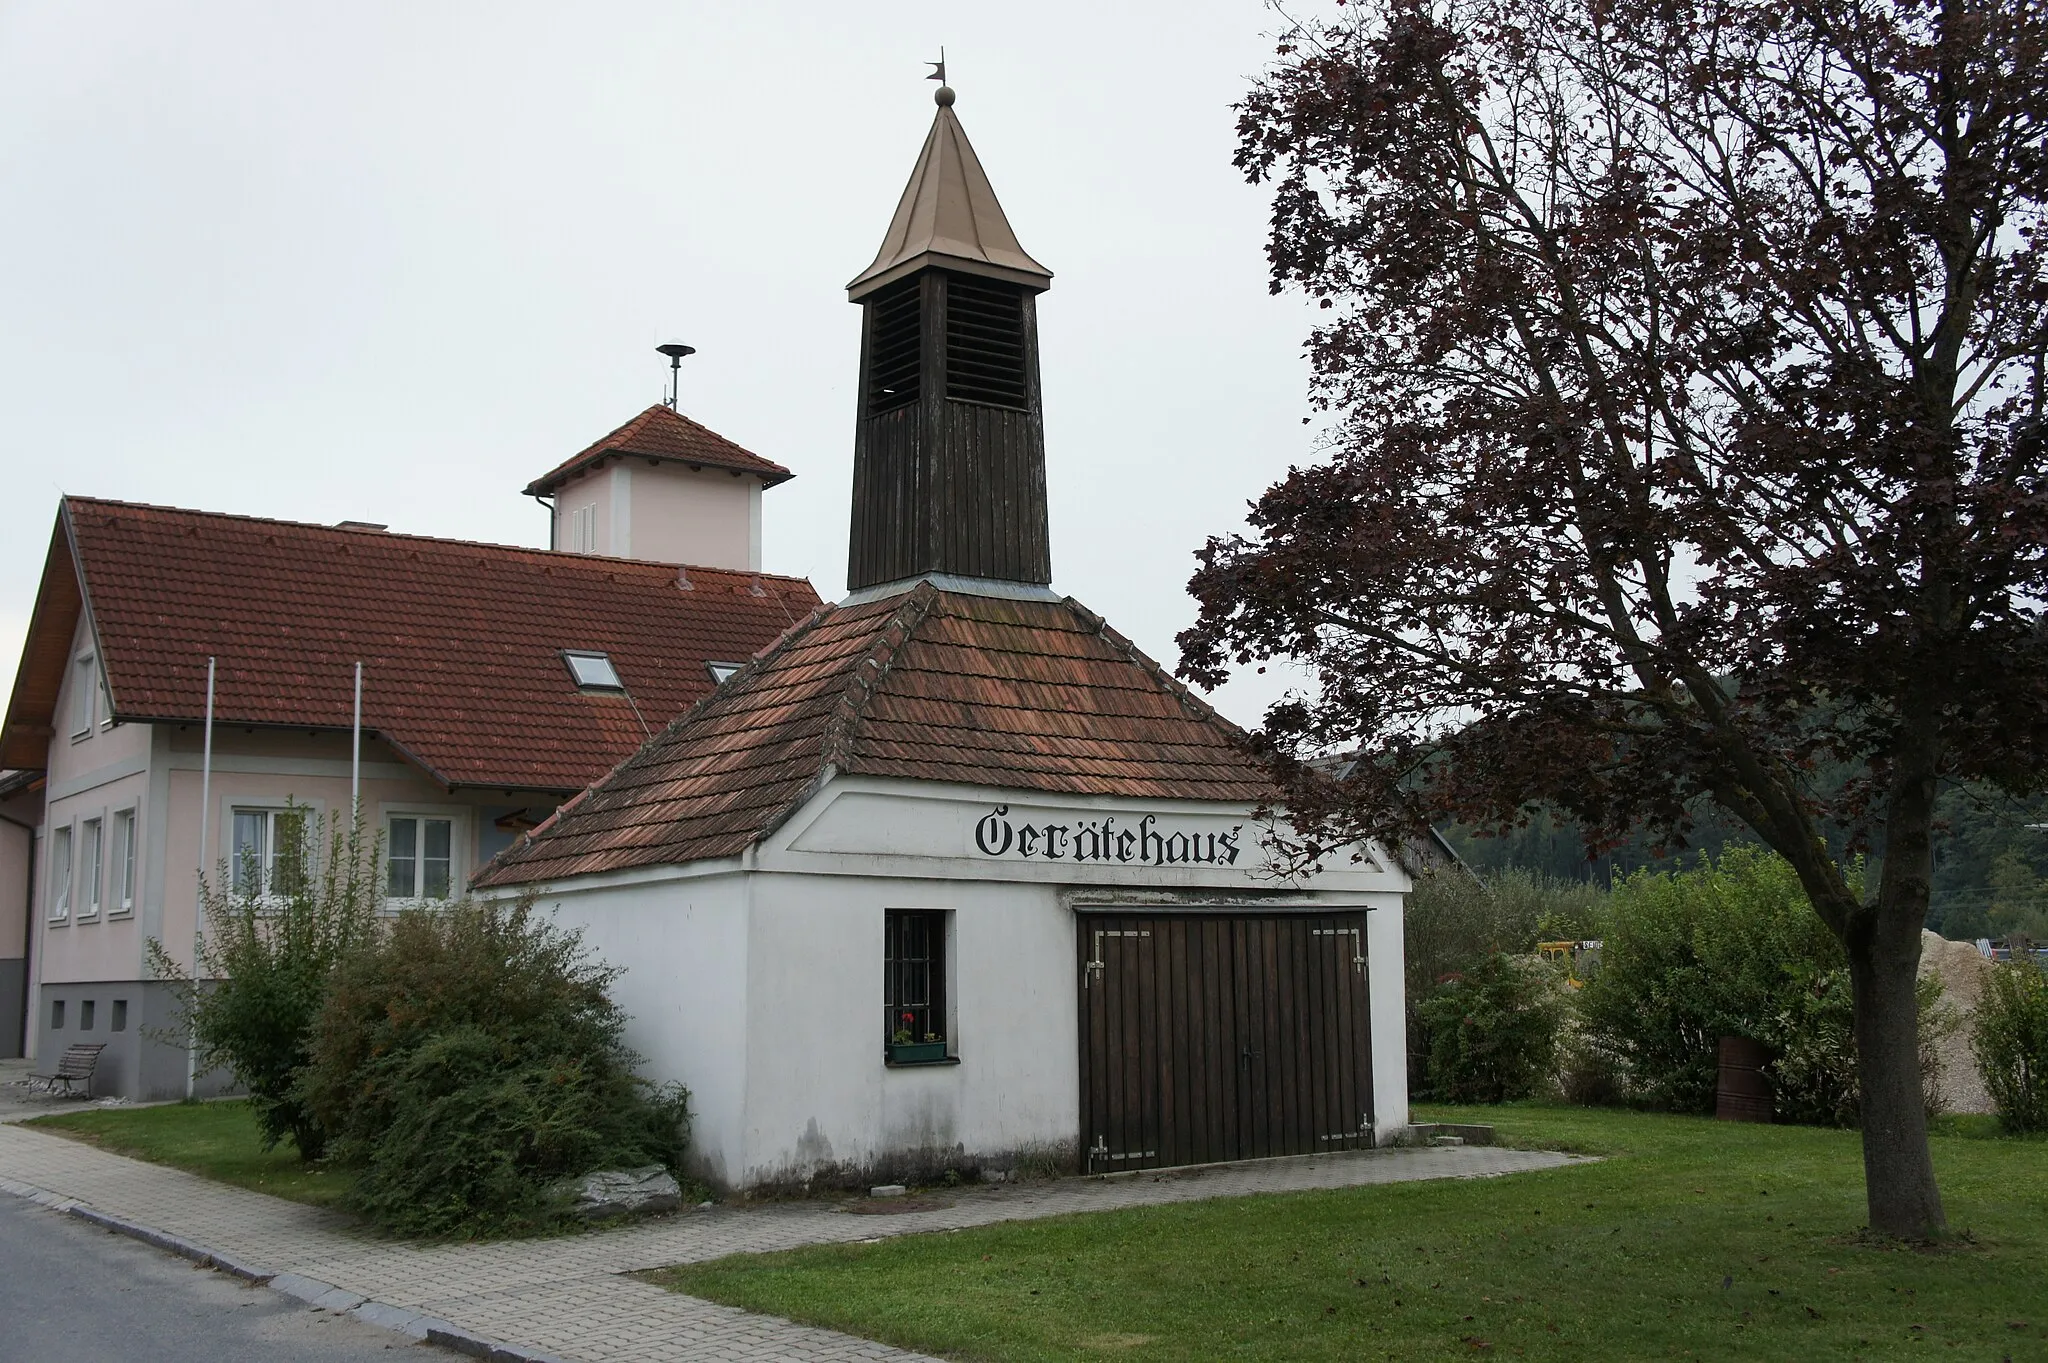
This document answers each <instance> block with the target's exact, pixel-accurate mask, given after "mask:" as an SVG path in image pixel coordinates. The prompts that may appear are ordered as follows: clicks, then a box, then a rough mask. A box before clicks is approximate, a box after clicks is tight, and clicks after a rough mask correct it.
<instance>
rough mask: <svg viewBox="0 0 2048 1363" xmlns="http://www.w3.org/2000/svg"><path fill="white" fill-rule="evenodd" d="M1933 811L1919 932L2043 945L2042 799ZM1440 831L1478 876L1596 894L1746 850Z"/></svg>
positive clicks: (1544, 825) (2045, 829) (1710, 824)
mask: <svg viewBox="0 0 2048 1363" xmlns="http://www.w3.org/2000/svg"><path fill="white" fill-rule="evenodd" d="M1940 810H1941V817H1942V819H1943V821H1944V826H1943V828H1942V830H1941V833H1940V835H1939V841H1938V842H1937V843H1936V846H1935V867H1934V902H1933V905H1932V907H1931V908H1930V909H1929V910H1928V914H1927V926H1928V927H1929V928H1931V929H1933V930H1934V931H1936V932H1938V933H1940V934H1941V935H1942V936H1944V937H1950V938H1956V939H1960V940H1968V939H1971V938H1976V937H2003V936H2005V935H2007V934H2009V933H2013V932H2025V933H2026V934H2027V935H2028V936H2030V937H2034V938H2036V939H2042V938H2048V796H2044V797H2039V798H2035V799H2031V800H2013V799H2009V798H2006V797H2003V796H1999V795H1996V794H1993V793H1989V792H1985V791H1982V790H1978V789H1975V788H1972V787H1954V788H1951V789H1950V790H1948V791H1946V792H1944V794H1943V795H1942V798H1941V805H1940ZM1442 831H1443V834H1444V837H1445V839H1446V840H1447V841H1448V842H1449V843H1450V844H1451V846H1453V847H1454V848H1456V849H1457V851H1458V855H1459V856H1461V857H1463V858H1464V859H1465V861H1466V862H1467V864H1469V865H1470V866H1471V867H1472V868H1473V869H1474V870H1476V871H1478V872H1479V873H1480V874H1481V875H1482V876H1484V875H1485V874H1486V873H1488V872H1489V871H1497V870H1504V869H1508V868H1516V869H1520V870H1527V871H1535V872H1540V873H1543V874H1546V875H1552V876H1558V877H1562V878H1566V879H1578V880H1586V881H1590V882H1593V883H1595V884H1600V885H1607V884H1611V883H1612V882H1613V881H1614V880H1616V879H1618V878H1620V877H1623V876H1626V875H1628V874H1630V873H1632V872H1634V871H1637V870H1641V869H1644V868H1649V869H1652V870H1661V869H1671V868H1673V867H1674V866H1686V865H1690V864H1692V863H1693V862H1694V861H1696V860H1698V858H1699V857H1700V856H1701V855H1702V854H1705V855H1709V856H1712V855H1717V854H1718V853H1719V852H1720V850H1721V849H1722V848H1723V847H1724V846H1727V845H1729V844H1731V843H1753V842H1755V841H1756V838H1755V836H1754V835H1753V834H1751V833H1750V831H1749V830H1748V829H1747V828H1744V827H1742V826H1741V825H1739V824H1737V823H1735V822H1734V821H1733V820H1728V819H1720V818H1715V817H1712V816H1711V814H1709V815H1705V816H1703V817H1701V819H1700V821H1699V823H1698V825H1697V827H1695V829H1694V830H1693V836H1692V837H1691V838H1690V839H1689V843H1690V845H1689V847H1688V848H1687V849H1686V850H1685V851H1684V852H1683V853H1681V854H1679V855H1678V856H1676V857H1671V856H1666V857H1663V858H1658V857H1655V856H1653V855H1651V852H1650V846H1649V841H1648V839H1646V838H1637V839H1634V840H1632V841H1630V842H1629V843H1627V844H1624V845H1623V846H1621V847H1618V848H1616V849H1615V850H1614V851H1612V852H1610V853H1608V854H1607V855H1605V856H1602V857H1598V858H1591V859H1589V858H1588V857H1587V855H1586V844H1585V840H1584V839H1583V838H1582V837H1581V836H1580V835H1579V830H1578V829H1577V828H1576V827H1574V826H1573V825H1572V824H1571V823H1570V822H1569V821H1567V820H1565V819H1562V818H1560V817H1559V816H1557V815H1556V814H1555V813H1553V812H1552V811H1549V810H1539V811H1537V812H1536V814H1535V815H1534V816H1533V817H1532V818H1531V819H1530V821H1529V823H1528V825H1527V826H1526V827H1524V828H1520V829H1517V830H1515V831H1514V832H1512V833H1510V834H1508V835H1507V836H1505V837H1498V838H1496V837H1482V836H1478V835H1476V834H1474V833H1473V832H1472V831H1471V830H1469V829H1465V828H1459V827H1456V826H1452V827H1447V828H1445V829H1443V830H1442ZM1881 853H1882V849H1881V848H1880V849H1878V852H1877V854H1874V855H1873V857H1872V863H1873V865H1872V870H1873V871H1875V869H1876V865H1875V863H1876V861H1877V859H1878V855H1881Z"/></svg>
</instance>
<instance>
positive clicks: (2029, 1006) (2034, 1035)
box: [1970, 959, 2048, 1132]
mask: <svg viewBox="0 0 2048 1363" xmlns="http://www.w3.org/2000/svg"><path fill="white" fill-rule="evenodd" d="M1970 1042H1971V1048H1972V1049H1973V1050H1975V1051H1976V1053H1977V1066H1978V1068H1979V1070H1980V1071H1981V1072H1982V1073H1983V1075H1984V1087H1985V1088H1986V1089H1987V1090H1989V1091H1990V1094H1991V1101H1992V1104H1993V1105H1994V1106H1995V1107H1996V1108H1997V1109H1998V1122H1999V1125H2000V1126H2003V1127H2004V1128H2005V1129H2006V1130H2007V1131H2012V1132H2028V1131H2048V970H2043V969H2042V968H2041V967H2040V966H2039V965H2037V964H2035V963H2034V962H2032V961H2029V960H2024V959H2022V960H2014V961H2009V962H2007V963H2005V964H2003V965H2001V966H1999V967H1998V968H1997V969H1995V970H1994V971H1992V972H1991V979H1990V980H1989V982H1988V983H1987V984H1986V986H1985V990H1984V997H1983V998H1982V999H1980V1000H1978V1003H1977V1023H1976V1027H1975V1029H1974V1031H1973V1032H1972V1034H1971V1037H1970Z"/></svg>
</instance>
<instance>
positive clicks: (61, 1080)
mask: <svg viewBox="0 0 2048 1363" xmlns="http://www.w3.org/2000/svg"><path fill="white" fill-rule="evenodd" d="M105 1049H106V1045H105V1043H103V1042H97V1043H92V1044H88V1043H86V1042H80V1043H78V1044H77V1045H76V1046H66V1047H65V1048H64V1058H63V1059H62V1060H59V1061H58V1062H57V1069H56V1072H55V1073H53V1074H31V1075H30V1076H29V1078H31V1079H40V1080H42V1081H43V1088H44V1090H45V1091H46V1092H49V1093H55V1092H56V1091H57V1085H59V1084H62V1085H63V1086H64V1093H65V1096H66V1097H74V1096H76V1095H77V1093H78V1090H77V1089H75V1088H74V1087H72V1086H73V1085H74V1084H83V1085H85V1092H86V1096H87V1097H91V1096H92V1072H93V1071H94V1070H95V1069H97V1068H98V1067H99V1063H100V1052H101V1051H104V1050H105Z"/></svg>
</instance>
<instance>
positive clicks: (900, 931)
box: [883, 909, 946, 1044]
mask: <svg viewBox="0 0 2048 1363" xmlns="http://www.w3.org/2000/svg"><path fill="white" fill-rule="evenodd" d="M884 935H885V938H886V942H885V945H884V948H883V978H884V981H885V988H884V990H883V998H884V1014H883V1022H884V1028H883V1037H884V1039H885V1040H887V1041H889V1042H893V1043H898V1044H901V1043H904V1042H906V1041H907V1042H910V1043H916V1042H926V1041H944V1040H945V1039H946V915H945V913H944V912H942V911H941V912H934V911H931V910H922V909H921V910H905V909H891V910H889V911H888V912H887V914H886V915H885V927H884ZM905 1033H908V1036H907V1037H906V1036H905Z"/></svg>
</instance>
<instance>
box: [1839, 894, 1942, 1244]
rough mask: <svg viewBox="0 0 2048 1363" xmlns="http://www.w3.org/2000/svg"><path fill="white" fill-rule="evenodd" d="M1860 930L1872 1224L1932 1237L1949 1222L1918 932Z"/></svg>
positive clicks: (1866, 1167)
mask: <svg viewBox="0 0 2048 1363" xmlns="http://www.w3.org/2000/svg"><path fill="white" fill-rule="evenodd" d="M1911 931H1912V937H1911V940H1910V943H1909V944H1906V945H1904V946H1903V947H1902V946H1901V945H1900V944H1898V943H1895V942H1891V941H1890V940H1888V939H1890V938H1893V937H1896V936H1899V935H1900V934H1899V933H1898V932H1890V933H1887V932H1883V931H1878V932H1872V933H1869V934H1867V935H1862V934H1859V938H1860V940H1856V941H1852V942H1851V943H1850V944H1849V948H1848V954H1849V979H1850V982H1851V985H1852V986H1853V988H1854V990H1855V1000H1856V1058H1857V1071H1858V1077H1859V1078H1860V1079H1861V1081H1862V1090H1863V1095H1862V1113H1863V1185H1864V1197H1865V1199H1866V1201H1867V1203H1868V1206H1869V1214H1870V1228H1871V1229H1872V1230H1874V1231H1876V1232H1878V1233H1879V1234H1882V1235H1895V1236H1898V1237H1900V1238H1902V1239H1907V1240H1931V1239H1934V1238H1935V1237H1937V1236H1939V1235H1940V1234H1941V1233H1942V1230H1943V1229H1944V1227H1945V1226H1946V1225H1947V1219H1946V1217H1944V1215H1943V1214H1942V1210H1941V1189H1940V1188H1939V1187H1937V1186H1936V1184H1935V1181H1934V1160H1933V1157H1932V1155H1931V1154H1930V1153H1929V1151H1928V1148H1927V1102H1926V1098H1925V1096H1924V1095H1923V1094H1922V1092H1921V1086H1920V1082H1921V1081H1920V1005H1919V999H1918V997H1917V995H1916V994H1915V991H1914V986H1915V983H1916V980H1915V976H1916V974H1917V972H1918V969H1919V965H1920V932H1919V926H1918V924H1917V923H1916V924H1913V925H1912V928H1911Z"/></svg>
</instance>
